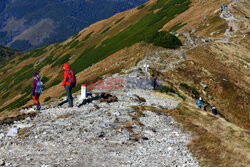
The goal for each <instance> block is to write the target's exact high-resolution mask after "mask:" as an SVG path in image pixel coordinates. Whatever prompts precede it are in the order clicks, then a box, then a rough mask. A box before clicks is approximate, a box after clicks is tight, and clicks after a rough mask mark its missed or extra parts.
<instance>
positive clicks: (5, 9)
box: [0, 0, 146, 51]
mask: <svg viewBox="0 0 250 167" xmlns="http://www.w3.org/2000/svg"><path fill="white" fill-rule="evenodd" d="M143 2H146V0H140V1H138V0H131V1H123V0H119V1H110V0H98V1H97V0H91V1H82V0H74V1H48V0H42V1H40V0H34V1H30V0H24V1H10V0H4V1H1V6H0V41H1V42H0V44H1V45H4V46H8V47H11V48H15V49H17V50H20V51H27V50H32V49H35V48H38V47H41V46H46V45H49V44H51V43H55V42H62V41H63V40H65V39H67V38H69V37H70V36H71V35H73V34H75V33H77V32H79V31H80V30H81V29H83V28H84V27H87V26H88V25H90V24H92V23H94V22H96V21H98V20H102V19H105V18H108V17H110V16H112V15H114V14H115V13H118V12H121V11H124V10H127V9H130V8H133V7H135V6H138V5H140V4H142V3H143Z"/></svg>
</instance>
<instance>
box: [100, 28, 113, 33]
mask: <svg viewBox="0 0 250 167" xmlns="http://www.w3.org/2000/svg"><path fill="white" fill-rule="evenodd" d="M110 28H111V27H108V28H106V29H105V30H104V31H103V32H101V34H104V33H105V32H107V31H108V30H109V29H110Z"/></svg>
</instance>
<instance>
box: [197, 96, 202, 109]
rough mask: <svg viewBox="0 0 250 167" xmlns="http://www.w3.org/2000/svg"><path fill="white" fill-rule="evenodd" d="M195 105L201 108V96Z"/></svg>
mask: <svg viewBox="0 0 250 167" xmlns="http://www.w3.org/2000/svg"><path fill="white" fill-rule="evenodd" d="M196 104H197V106H198V107H199V108H201V106H202V98H201V97H200V98H199V99H198V100H197V103H196Z"/></svg>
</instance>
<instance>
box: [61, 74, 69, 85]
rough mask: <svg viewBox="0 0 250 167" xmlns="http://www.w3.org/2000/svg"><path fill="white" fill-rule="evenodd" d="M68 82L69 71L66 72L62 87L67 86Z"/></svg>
mask: <svg viewBox="0 0 250 167" xmlns="http://www.w3.org/2000/svg"><path fill="white" fill-rule="evenodd" d="M67 81H68V71H64V79H63V82H62V86H65V84H66V82H67Z"/></svg>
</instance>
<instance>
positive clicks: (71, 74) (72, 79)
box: [68, 70, 76, 88]
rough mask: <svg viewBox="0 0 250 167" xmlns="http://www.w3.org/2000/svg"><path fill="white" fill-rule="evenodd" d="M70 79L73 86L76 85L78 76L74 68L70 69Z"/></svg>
mask: <svg viewBox="0 0 250 167" xmlns="http://www.w3.org/2000/svg"><path fill="white" fill-rule="evenodd" d="M68 81H69V83H70V85H71V86H72V87H73V88H74V87H75V86H76V76H75V74H74V72H73V71H72V70H68Z"/></svg>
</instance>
